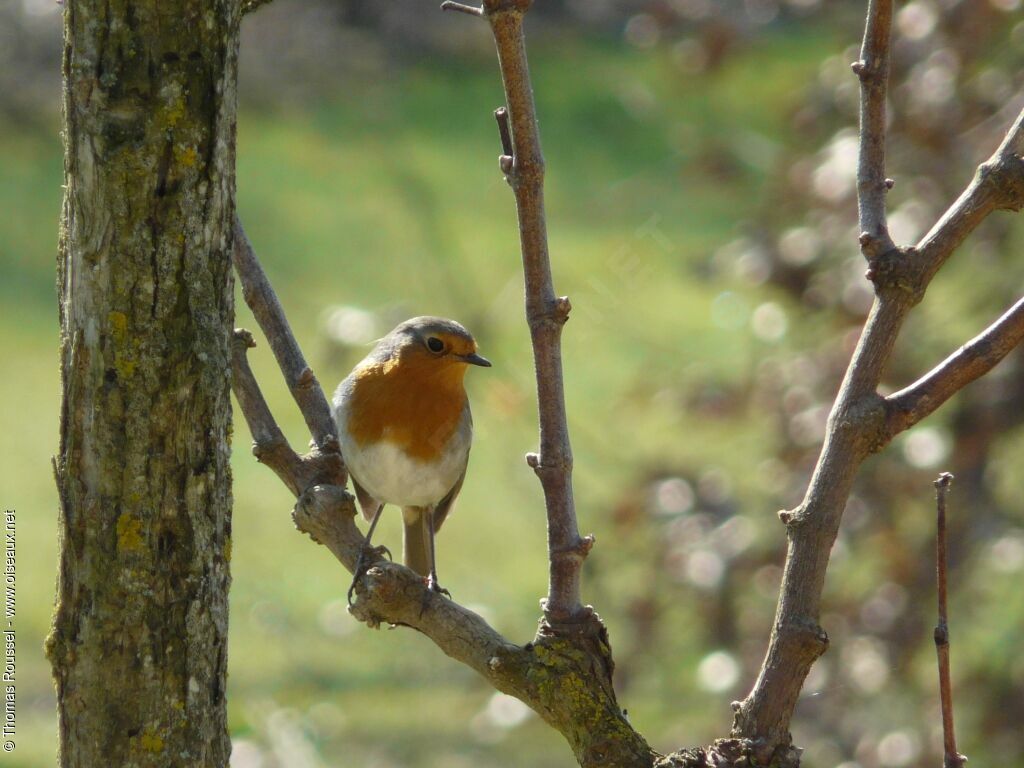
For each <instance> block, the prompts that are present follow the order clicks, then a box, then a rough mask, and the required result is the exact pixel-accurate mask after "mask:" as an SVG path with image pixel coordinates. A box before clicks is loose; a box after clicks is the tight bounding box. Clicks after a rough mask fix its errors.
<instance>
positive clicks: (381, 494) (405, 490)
mask: <svg viewBox="0 0 1024 768" xmlns="http://www.w3.org/2000/svg"><path fill="white" fill-rule="evenodd" d="M336 405H338V403H336ZM345 405H347V404H341V407H340V408H338V409H337V410H336V412H335V418H336V420H337V422H338V427H339V429H338V431H339V432H340V433H341V435H340V436H339V442H340V443H341V454H342V456H343V457H344V458H345V463H346V464H347V465H348V469H349V472H351V473H352V477H353V478H355V480H356V482H358V483H359V485H361V486H362V487H363V488H364V489H365V490H366V491H367V493H369V494H370V495H371V496H373V497H374V498H375V499H377V501H380V502H383V503H385V504H395V505H397V506H401V507H426V506H432V505H434V504H437V503H438V502H439V501H441V499H443V498H444V497H445V496H447V495H448V492H449V491H450V490H451V489H452V488H453V487H454V486H455V483H456V482H458V480H459V477H460V476H461V475H462V473H463V471H465V468H466V462H467V461H468V459H469V444H470V440H469V438H468V437H467V438H460V437H459V436H458V433H457V434H456V436H455V437H454V439H453V440H452V443H451V445H450V446H449V450H448V451H446V452H445V453H444V454H442V455H441V456H440V457H439V458H438V459H435V460H433V461H431V462H426V461H423V460H421V459H416V458H413V457H411V456H409V455H408V454H407V453H406V452H405V451H403V450H402V449H401V448H399V447H398V446H396V445H395V444H394V443H390V442H387V441H386V440H383V441H381V442H378V443H373V444H371V445H363V446H360V445H358V444H357V443H356V442H355V441H354V440H352V439H351V438H349V436H348V430H347V429H345V428H344V426H343V425H344V423H345V422H347V420H348V414H347V413H346V410H347V409H346V408H345Z"/></svg>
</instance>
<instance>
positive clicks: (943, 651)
mask: <svg viewBox="0 0 1024 768" xmlns="http://www.w3.org/2000/svg"><path fill="white" fill-rule="evenodd" d="M952 482H953V475H951V474H950V473H949V472H943V473H942V474H940V475H939V478H938V480H936V481H935V483H934V485H935V508H936V517H937V519H938V533H937V535H936V539H935V580H936V582H937V584H938V599H939V623H938V625H937V626H936V627H935V654H936V656H938V660H939V698H940V700H941V702H942V746H943V751H944V753H945V754H944V760H943V766H944V768H961V766H963V764H964V763H965V762H966V761H967V758H966V757H964V756H963V755H961V754H960V753H959V752H958V751H957V749H956V735H955V734H954V732H953V688H952V684H951V683H950V679H949V615H948V613H947V606H946V496H947V495H948V493H949V486H950V484H951V483H952Z"/></svg>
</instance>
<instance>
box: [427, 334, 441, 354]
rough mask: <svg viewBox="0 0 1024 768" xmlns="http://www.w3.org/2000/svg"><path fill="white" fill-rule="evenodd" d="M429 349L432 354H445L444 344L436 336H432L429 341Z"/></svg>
mask: <svg viewBox="0 0 1024 768" xmlns="http://www.w3.org/2000/svg"><path fill="white" fill-rule="evenodd" d="M427 349H429V350H430V351H431V352H444V342H443V341H441V340H440V339H439V338H437V337H436V336H431V337H430V338H429V339H427Z"/></svg>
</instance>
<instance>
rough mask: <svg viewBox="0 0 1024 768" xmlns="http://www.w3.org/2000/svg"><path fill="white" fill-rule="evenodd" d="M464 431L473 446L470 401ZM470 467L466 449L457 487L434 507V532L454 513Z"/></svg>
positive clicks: (463, 414) (467, 404)
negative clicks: (453, 510) (456, 499)
mask: <svg viewBox="0 0 1024 768" xmlns="http://www.w3.org/2000/svg"><path fill="white" fill-rule="evenodd" d="M462 419H463V429H465V430H466V431H467V432H468V434H469V445H470V446H472V445H473V412H472V411H470V409H469V401H468V400H467V401H466V408H465V410H464V411H463V412H462ZM468 466H469V448H468V447H467V449H466V463H465V465H463V467H462V474H461V475H459V479H458V480H456V481H455V485H453V486H452V489H451V490H450V491H448V493H447V494H446V495H445V497H444V498H443V499H441V501H439V502H438V503H437V506H436V507H434V532H435V533H436V532H437V531H439V530H441V524H442V523H444V521H445V519H446V518H447V517H448V513H449V512H451V511H452V506H453V505H454V504H455V497H457V496H458V495H459V491H461V490H462V481H463V480H465V479H466V468H467V467H468Z"/></svg>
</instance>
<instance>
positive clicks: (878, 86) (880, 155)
mask: <svg viewBox="0 0 1024 768" xmlns="http://www.w3.org/2000/svg"><path fill="white" fill-rule="evenodd" d="M891 36H892V0H870V1H869V3H868V18H867V24H866V26H865V28H864V42H863V44H862V45H861V49H860V60H858V61H855V62H854V63H853V65H852V69H853V71H854V73H855V74H856V75H857V77H858V78H860V155H859V160H858V163H857V207H858V213H859V221H860V232H861V235H860V246H861V250H862V251H863V252H864V255H865V256H866V257H868V258H869V259H871V258H874V257H876V256H879V255H881V254H883V253H886V252H887V251H891V250H893V249H894V248H895V247H896V245H895V243H893V241H892V238H891V237H890V236H889V229H888V227H887V226H886V223H885V196H886V192H888V190H889V188H890V187H891V186H892V181H891V180H889V179H886V177H885V97H886V92H887V90H888V87H889V41H890V38H891Z"/></svg>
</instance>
